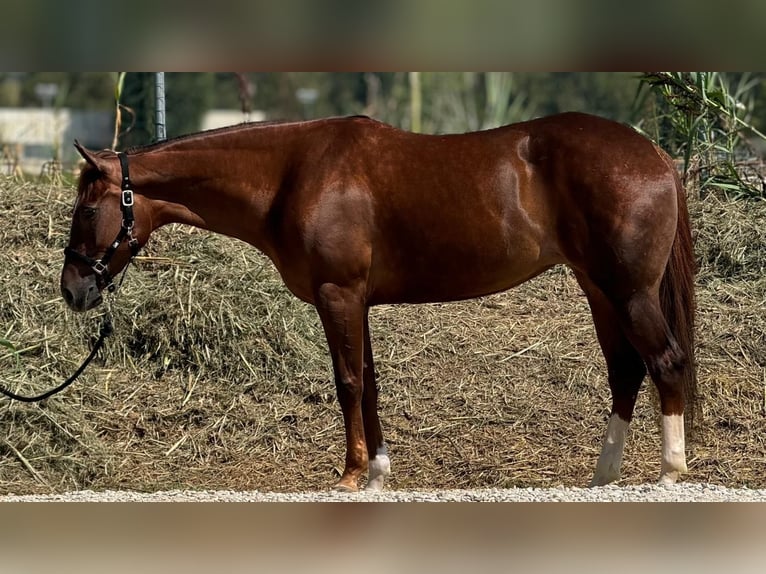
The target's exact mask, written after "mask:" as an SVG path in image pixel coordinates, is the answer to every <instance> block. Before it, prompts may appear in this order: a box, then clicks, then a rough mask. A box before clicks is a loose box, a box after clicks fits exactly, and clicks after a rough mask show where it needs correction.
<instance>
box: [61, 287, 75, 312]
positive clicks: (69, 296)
mask: <svg viewBox="0 0 766 574" xmlns="http://www.w3.org/2000/svg"><path fill="white" fill-rule="evenodd" d="M61 296H62V297H63V298H64V301H65V302H66V304H67V305H68V306H69V307H71V306H72V304H73V303H74V294H73V293H72V292H71V291H70V290H69V289H67V288H66V287H61Z"/></svg>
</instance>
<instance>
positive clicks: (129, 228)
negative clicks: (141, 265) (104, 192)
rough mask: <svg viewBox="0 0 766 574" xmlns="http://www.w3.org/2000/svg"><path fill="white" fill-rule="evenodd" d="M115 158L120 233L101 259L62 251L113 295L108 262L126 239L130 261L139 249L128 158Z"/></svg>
mask: <svg viewBox="0 0 766 574" xmlns="http://www.w3.org/2000/svg"><path fill="white" fill-rule="evenodd" d="M117 158H118V159H119V160H120V169H121V170H122V180H121V182H120V190H121V192H120V210H121V211H122V225H121V226H120V231H119V232H118V233H117V237H115V238H114V241H112V243H111V245H109V247H107V248H106V251H105V252H104V254H103V255H102V256H101V259H93V258H92V257H88V256H87V255H85V254H83V253H80V252H78V251H75V250H74V249H72V248H71V247H67V248H66V249H64V254H65V255H67V256H70V257H72V258H74V259H78V260H80V261H82V262H83V263H85V264H86V265H87V266H88V267H90V268H91V269H92V270H93V272H94V273H95V274H96V276H97V277H98V278H99V279H100V280H101V282H102V284H103V285H104V287H105V288H106V289H107V290H108V291H109V292H110V293H113V292H114V290H115V288H116V287H115V284H114V280H113V277H112V274H111V273H110V272H109V262H110V261H111V260H112V257H113V256H114V254H115V253H116V252H117V249H118V248H119V247H120V245H121V244H122V242H123V241H125V240H126V239H127V241H128V247H129V248H130V258H131V259H132V258H133V257H135V256H136V255H137V254H138V250H139V249H140V247H139V245H138V240H137V239H136V238H135V237H134V236H133V226H134V224H135V218H134V216H133V202H134V198H133V189H132V186H131V184H130V174H129V172H128V156H126V155H125V154H124V153H118V154H117Z"/></svg>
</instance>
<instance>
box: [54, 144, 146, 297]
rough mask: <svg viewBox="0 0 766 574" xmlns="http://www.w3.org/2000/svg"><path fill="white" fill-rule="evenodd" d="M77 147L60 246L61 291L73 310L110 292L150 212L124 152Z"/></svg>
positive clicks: (142, 237)
mask: <svg viewBox="0 0 766 574" xmlns="http://www.w3.org/2000/svg"><path fill="white" fill-rule="evenodd" d="M75 147H76V148H77V151H78V152H79V153H80V155H81V156H82V157H83V159H85V162H86V163H85V165H84V166H83V168H82V170H81V172H80V176H79V181H78V185H77V200H76V201H75V205H74V209H73V212H72V226H71V230H70V233H69V243H68V246H67V248H66V249H65V250H64V253H65V259H64V267H63V269H62V271H61V294H62V296H63V298H64V301H66V303H67V305H68V306H69V307H70V308H71V309H73V310H74V311H87V310H89V309H92V308H93V307H96V306H97V305H98V304H99V303H101V301H102V291H103V290H104V289H108V290H109V291H112V290H114V283H113V281H112V278H113V277H114V276H115V275H117V274H118V273H119V272H120V271H122V269H123V268H124V267H125V266H126V265H127V264H128V262H129V261H130V260H131V258H132V257H133V256H134V255H135V254H136V253H137V251H138V249H139V248H140V247H141V246H142V245H144V244H145V243H146V240H147V239H148V235H149V229H150V227H149V225H148V221H149V213H148V205H145V200H144V199H143V198H141V197H140V196H138V195H134V194H133V191H132V189H131V188H130V177H129V175H128V164H127V156H125V155H124V154H117V153H115V152H113V151H108V150H104V151H99V152H94V151H90V150H87V149H85V148H84V147H82V146H81V145H80V144H79V143H78V142H75ZM120 155H122V157H120Z"/></svg>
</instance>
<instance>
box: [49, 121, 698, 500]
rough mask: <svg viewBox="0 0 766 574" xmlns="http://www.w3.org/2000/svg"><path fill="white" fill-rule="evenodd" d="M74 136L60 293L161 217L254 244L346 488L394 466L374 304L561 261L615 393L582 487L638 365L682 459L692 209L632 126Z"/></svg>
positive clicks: (507, 283) (92, 294)
mask: <svg viewBox="0 0 766 574" xmlns="http://www.w3.org/2000/svg"><path fill="white" fill-rule="evenodd" d="M76 145H77V149H78V151H79V152H80V154H81V155H82V157H83V158H84V159H85V162H86V164H85V166H84V167H83V169H82V172H81V174H80V179H79V184H78V196H77V202H76V205H75V208H74V214H73V218H72V228H71V235H70V239H69V245H68V247H67V250H66V256H65V261H64V268H63V271H62V275H61V291H62V294H63V297H64V299H65V301H66V302H67V304H68V305H69V306H70V307H71V308H72V309H74V310H76V311H86V310H88V309H91V308H93V307H95V306H96V305H98V304H99V302H100V301H101V291H102V290H103V289H104V288H106V287H107V286H108V285H109V284H110V283H111V277H112V276H114V275H116V274H117V273H119V271H120V270H121V269H122V268H123V267H124V266H125V265H126V264H127V263H128V261H129V260H130V258H131V256H132V254H133V253H135V250H136V249H138V248H140V247H141V246H142V245H144V244H145V243H146V242H147V241H148V239H149V237H150V235H151V233H152V232H153V231H154V230H155V229H157V228H159V227H161V226H163V225H166V224H168V223H173V222H176V223H184V224H188V225H193V226H196V227H199V228H202V229H207V230H210V231H213V232H217V233H221V234H224V235H227V236H231V237H236V238H239V239H241V240H243V241H246V242H247V243H250V244H251V245H253V246H254V247H256V248H257V249H260V250H261V251H262V252H263V253H265V254H266V255H267V256H268V257H269V258H270V259H271V260H272V261H273V263H274V265H275V266H276V268H277V270H278V271H279V273H280V275H281V277H282V279H283V280H284V282H285V284H286V286H287V287H288V288H289V289H290V291H291V292H292V293H294V294H295V295H296V296H297V297H299V298H300V299H302V300H304V301H306V302H308V303H311V304H313V305H314V306H315V307H316V309H317V311H318V313H319V317H320V318H321V322H322V325H323V327H324V331H325V334H326V338H327V344H328V346H329V351H330V355H331V357H332V365H333V370H334V375H335V386H336V390H337V395H338V400H339V403H340V406H341V410H342V413H343V419H344V425H345V435H346V461H345V469H344V471H343V474H342V476H341V478H340V480H339V481H338V483H337V485H336V488H338V489H340V490H350V491H352V490H356V489H357V488H358V482H359V480H360V478H362V476H363V475H364V473H365V472H367V482H366V487H367V489H381V488H383V485H384V481H385V479H386V477H387V476H388V475H389V473H390V463H389V458H388V453H387V451H386V444H385V441H384V439H383V433H382V431H381V426H380V422H379V420H378V409H377V403H378V390H377V386H376V382H375V370H374V366H373V354H372V349H371V347H370V331H369V325H368V310H369V308H370V307H371V306H373V305H378V304H384V303H386V304H392V303H423V302H437V301H455V300H461V299H467V298H473V297H479V296H482V295H487V294H490V293H496V292H499V291H503V290H505V289H508V288H510V287H513V286H515V285H518V284H520V283H522V282H524V281H526V280H528V279H531V278H532V277H535V276H536V275H538V274H540V273H542V272H543V271H545V270H546V269H549V268H550V267H552V266H554V265H557V264H564V265H568V266H569V267H570V268H571V269H572V270H573V272H574V274H575V276H576V277H577V280H578V282H579V284H580V286H581V287H582V289H583V290H584V292H585V294H586V296H587V299H588V302H589V304H590V308H591V312H592V316H593V321H594V324H595V327H596V333H597V336H598V341H599V343H600V345H601V348H602V350H603V353H604V357H605V359H606V364H607V372H608V380H609V386H610V389H611V392H612V408H611V416H610V418H609V422H608V425H607V429H606V436H605V439H604V443H603V448H602V451H601V454H600V456H599V459H598V462H597V464H596V471H595V475H594V477H593V480H592V484H593V485H602V484H606V483H609V482H612V481H614V480H617V479H618V478H619V477H620V467H621V461H622V453H623V447H624V444H625V435H626V430H627V428H628V424H629V423H630V420H631V418H632V416H633V409H634V405H635V401H636V397H637V393H638V390H639V387H640V385H641V383H642V381H643V379H644V377H645V375H646V374H647V372H648V373H649V375H650V376H651V379H652V380H653V382H654V384H655V385H656V387H657V390H658V394H659V399H660V408H661V410H662V452H661V468H660V481H661V482H663V483H666V484H672V483H674V482H675V481H676V480H677V479H678V478H679V476H680V475H681V474H682V473H683V472H685V471H686V459H685V446H684V412H685V410H686V411H687V413H688V412H689V411H690V407H691V405H692V401H693V399H694V396H695V386H696V376H695V370H694V349H693V343H694V287H693V279H694V278H693V272H694V257H693V252H692V241H691V233H690V229H689V217H688V213H687V209H686V199H685V192H684V190H683V188H682V186H681V183H680V180H679V177H678V174H677V172H676V170H675V167H674V165H673V162H672V161H671V160H670V158H669V157H668V156H667V155H666V154H665V153H664V152H663V151H662V150H660V149H659V148H658V147H657V146H656V145H654V144H653V143H652V142H650V141H649V140H647V139H646V138H645V137H643V136H641V135H640V134H638V133H637V132H636V131H634V130H633V129H631V128H629V127H626V126H623V125H621V124H618V123H615V122H612V121H609V120H606V119H602V118H598V117H594V116H590V115H585V114H579V113H567V114H561V115H556V116H551V117H547V118H542V119H537V120H533V121H528V122H523V123H518V124H513V125H509V126H506V127H502V128H498V129H493V130H488V131H483V132H475V133H467V134H459V135H418V134H413V133H408V132H405V131H401V130H399V129H396V128H393V127H391V126H388V125H386V124H383V123H380V122H378V121H375V120H372V119H369V118H366V117H350V118H330V119H321V120H314V121H307V122H294V123H290V122H265V123H253V124H243V125H240V126H236V127H231V128H224V129H220V130H213V131H209V132H202V133H198V134H192V135H188V136H183V137H179V138H175V139H172V140H168V141H164V142H161V143H157V144H152V145H149V146H145V147H141V148H135V149H132V150H128V151H127V152H126V153H124V154H116V153H115V152H112V151H98V152H94V151H89V150H87V149H85V148H83V147H81V146H79V145H78V144H76ZM126 190H129V191H130V195H129V199H126V195H127V194H126ZM126 201H129V202H130V214H131V216H132V221H131V222H130V226H129V229H128V230H127V231H126V230H125V228H126V225H125V213H126ZM105 260H106V262H105ZM687 419H688V417H687ZM687 423H688V421H687Z"/></svg>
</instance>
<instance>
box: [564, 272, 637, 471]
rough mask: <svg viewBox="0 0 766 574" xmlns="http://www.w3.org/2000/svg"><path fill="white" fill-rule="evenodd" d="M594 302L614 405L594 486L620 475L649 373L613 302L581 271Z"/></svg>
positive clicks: (599, 458)
mask: <svg viewBox="0 0 766 574" xmlns="http://www.w3.org/2000/svg"><path fill="white" fill-rule="evenodd" d="M578 280H579V282H580V285H581V286H582V287H583V290H584V291H585V294H586V296H587V298H588V303H589V304H590V308H591V313H592V315H593V323H594V325H595V327H596V335H597V337H598V341H599V344H600V345H601V350H602V352H603V354H604V359H605V361H606V366H607V373H608V380H609V388H610V390H611V392H612V409H611V413H610V416H609V422H608V424H607V429H606V434H605V436H604V440H603V443H602V446H601V453H600V455H599V457H598V463H597V464H596V471H595V473H594V475H593V479H592V480H591V482H590V486H603V485H605V484H609V483H611V482H614V481H616V480H619V478H620V472H621V467H622V456H623V452H624V449H625V439H626V434H627V431H628V427H629V425H630V421H631V420H632V418H633V410H634V407H635V404H636V398H637V397H638V390H639V388H640V387H641V383H642V382H643V380H644V377H645V376H646V366H645V365H644V361H643V359H642V358H641V356H640V355H639V353H638V351H636V349H635V347H634V346H633V345H632V344H631V342H630V341H629V340H628V338H627V337H626V335H625V333H624V331H623V329H622V327H620V324H619V316H618V314H617V312H616V311H615V309H614V307H613V305H612V303H611V302H610V301H609V300H608V299H607V298H606V297H605V296H604V295H603V293H602V292H601V291H600V290H599V289H598V288H597V287H595V286H594V285H593V284H591V283H590V282H589V281H588V280H587V279H586V278H585V277H583V276H581V275H578Z"/></svg>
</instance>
